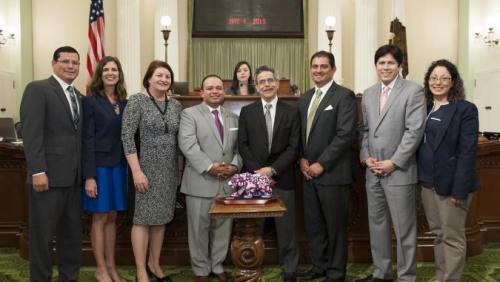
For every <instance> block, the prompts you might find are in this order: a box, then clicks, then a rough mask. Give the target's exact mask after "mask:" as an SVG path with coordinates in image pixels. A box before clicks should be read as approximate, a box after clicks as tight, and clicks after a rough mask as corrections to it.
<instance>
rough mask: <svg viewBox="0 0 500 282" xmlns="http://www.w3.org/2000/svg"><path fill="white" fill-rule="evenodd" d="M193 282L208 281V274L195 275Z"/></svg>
mask: <svg viewBox="0 0 500 282" xmlns="http://www.w3.org/2000/svg"><path fill="white" fill-rule="evenodd" d="M194 281H195V282H208V276H195V277H194Z"/></svg>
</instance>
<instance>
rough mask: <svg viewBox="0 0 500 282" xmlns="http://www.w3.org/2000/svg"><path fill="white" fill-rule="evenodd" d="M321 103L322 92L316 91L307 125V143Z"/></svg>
mask: <svg viewBox="0 0 500 282" xmlns="http://www.w3.org/2000/svg"><path fill="white" fill-rule="evenodd" d="M320 101H321V90H319V88H318V90H316V93H315V94H314V98H313V101H312V103H311V108H310V109H309V113H308V114H307V125H306V143H307V140H308V139H309V132H310V131H311V126H312V122H313V120H314V116H315V115H316V110H317V109H318V106H319V102H320Z"/></svg>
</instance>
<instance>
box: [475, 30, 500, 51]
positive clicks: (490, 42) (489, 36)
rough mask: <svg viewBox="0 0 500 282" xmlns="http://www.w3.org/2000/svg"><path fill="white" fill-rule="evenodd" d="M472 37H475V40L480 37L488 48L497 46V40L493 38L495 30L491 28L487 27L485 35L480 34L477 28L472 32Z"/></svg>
mask: <svg viewBox="0 0 500 282" xmlns="http://www.w3.org/2000/svg"><path fill="white" fill-rule="evenodd" d="M474 37H476V39H479V38H481V37H482V38H483V42H484V44H486V46H488V47H494V46H496V45H498V38H495V29H494V28H493V27H492V26H490V27H488V32H487V33H486V34H483V33H482V32H481V27H477V28H476V30H475V31H474Z"/></svg>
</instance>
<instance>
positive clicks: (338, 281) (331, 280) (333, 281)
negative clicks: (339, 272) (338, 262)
mask: <svg viewBox="0 0 500 282" xmlns="http://www.w3.org/2000/svg"><path fill="white" fill-rule="evenodd" d="M344 281H345V278H328V277H327V278H325V280H323V281H321V282H344Z"/></svg>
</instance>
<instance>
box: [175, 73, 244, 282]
mask: <svg viewBox="0 0 500 282" xmlns="http://www.w3.org/2000/svg"><path fill="white" fill-rule="evenodd" d="M201 96H202V98H203V102H202V103H201V104H199V105H197V106H194V107H191V108H187V109H185V110H183V111H182V114H181V122H180V127H179V147H180V149H181V151H182V153H183V154H184V156H185V157H186V167H185V169H184V174H183V177H182V184H181V192H182V193H184V194H185V195H186V210H187V219H188V242H189V253H190V255H191V267H192V269H193V272H194V274H195V281H200V282H208V276H209V275H210V274H211V273H213V274H214V275H215V276H217V278H218V279H219V280H220V281H223V282H225V281H232V278H231V277H230V276H229V274H227V273H226V272H224V269H223V267H222V263H223V262H224V259H225V258H226V255H227V250H228V247H229V239H230V235H231V220H230V219H216V218H211V217H210V215H209V214H208V210H209V208H210V205H211V204H212V201H213V200H214V198H216V197H220V196H226V195H228V194H229V193H230V188H229V187H228V185H227V180H228V178H229V177H231V176H232V175H233V174H234V173H236V172H237V171H238V170H239V169H240V168H241V165H242V163H241V158H240V156H239V154H238V151H237V137H238V116H236V115H235V114H233V113H232V112H231V111H229V110H227V109H225V108H224V107H222V106H221V105H222V103H223V102H224V86H223V84H222V79H221V78H220V77H218V76H216V75H208V76H206V77H205V78H204V79H203V81H202V90H201Z"/></svg>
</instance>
